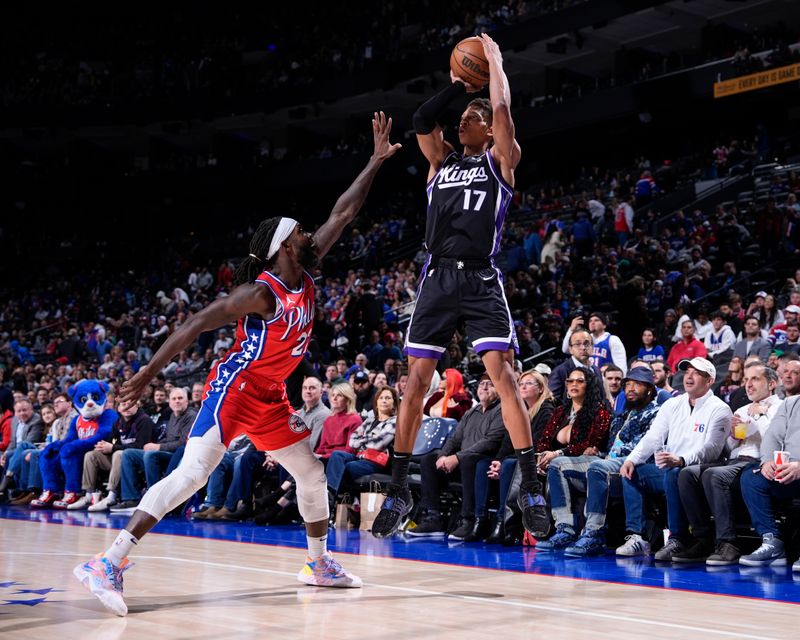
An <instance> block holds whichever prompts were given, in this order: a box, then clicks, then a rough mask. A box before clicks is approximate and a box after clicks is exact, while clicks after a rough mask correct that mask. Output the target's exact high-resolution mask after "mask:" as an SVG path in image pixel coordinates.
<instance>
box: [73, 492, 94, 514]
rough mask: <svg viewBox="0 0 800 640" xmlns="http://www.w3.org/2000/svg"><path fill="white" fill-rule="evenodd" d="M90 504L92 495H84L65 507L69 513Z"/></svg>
mask: <svg viewBox="0 0 800 640" xmlns="http://www.w3.org/2000/svg"><path fill="white" fill-rule="evenodd" d="M90 504H92V494H91V493H85V494H84V495H83V496H82V497H81V498H79V499H78V501H77V502H73V503H72V504H68V505H67V509H69V510H70V511H73V510H77V509H85V508H86V507H88V506H89V505H90Z"/></svg>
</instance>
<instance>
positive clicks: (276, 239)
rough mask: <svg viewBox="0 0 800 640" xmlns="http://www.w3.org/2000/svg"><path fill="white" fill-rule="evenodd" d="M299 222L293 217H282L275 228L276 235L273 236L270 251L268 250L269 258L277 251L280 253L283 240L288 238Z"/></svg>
mask: <svg viewBox="0 0 800 640" xmlns="http://www.w3.org/2000/svg"><path fill="white" fill-rule="evenodd" d="M298 224H299V223H298V222H297V220H294V219H292V218H281V221H280V222H279V223H278V228H277V229H275V235H274V236H272V242H270V243H269V251H268V252H267V260H269V259H270V258H272V256H274V255H275V254H276V253H278V249H280V248H281V244H283V241H284V240H286V238H288V237H289V236H290V235H292V232H293V231H294V228H295V227H296V226H297V225H298Z"/></svg>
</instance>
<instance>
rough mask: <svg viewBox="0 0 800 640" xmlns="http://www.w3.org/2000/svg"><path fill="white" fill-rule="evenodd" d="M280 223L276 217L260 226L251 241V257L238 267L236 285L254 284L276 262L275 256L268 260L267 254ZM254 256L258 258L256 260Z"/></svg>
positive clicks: (235, 277) (235, 278)
mask: <svg viewBox="0 0 800 640" xmlns="http://www.w3.org/2000/svg"><path fill="white" fill-rule="evenodd" d="M280 221H281V219H280V217H278V216H276V217H274V218H267V219H266V220H263V221H262V222H261V224H260V225H258V229H256V232H255V233H254V234H253V237H252V238H251V239H250V254H251V255H248V256H247V257H246V258H245V259H244V260H242V261H241V262H240V263H239V266H238V267H236V273H235V274H234V284H236V285H240V284H245V283H248V282H253V281H254V280H255V279H256V278H257V277H258V276H259V274H260V273H261V272H262V271H263V270H264V269H266V268H267V267H270V266H272V264H273V263H274V262H275V258H274V256H273V258H272V259H270V260H268V259H267V253H268V252H269V245H270V244H271V243H272V236H274V235H275V231H276V230H277V228H278V224H280ZM253 256H256V257H255V258H254V257H253Z"/></svg>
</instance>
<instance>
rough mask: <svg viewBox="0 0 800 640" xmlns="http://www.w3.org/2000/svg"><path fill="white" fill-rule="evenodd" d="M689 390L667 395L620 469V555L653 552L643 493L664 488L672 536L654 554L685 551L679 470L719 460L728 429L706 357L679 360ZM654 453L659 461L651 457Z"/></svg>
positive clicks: (665, 558)
mask: <svg viewBox="0 0 800 640" xmlns="http://www.w3.org/2000/svg"><path fill="white" fill-rule="evenodd" d="M678 370H679V371H683V372H684V383H683V386H684V389H685V390H686V393H684V394H683V395H680V396H678V397H675V398H671V399H670V400H667V401H666V402H665V403H664V404H663V405H661V409H660V410H659V412H658V415H657V416H656V418H655V420H654V421H653V424H652V426H651V427H650V430H649V431H648V432H647V434H646V435H645V436H644V437H643V438H642V439H641V440H640V441H639V444H637V445H636V447H635V448H634V449H633V451H632V452H631V453H630V455H629V456H628V459H627V460H626V461H625V463H624V464H623V465H622V468H621V469H620V470H619V475H620V476H621V477H622V494H623V496H624V499H625V521H626V522H625V528H626V531H627V537H626V539H625V544H623V545H622V546H621V547H619V548H618V549H617V555H621V556H639V555H648V554H649V553H650V544H649V543H648V542H647V541H646V540H644V538H643V537H642V534H643V533H644V525H645V517H644V499H645V497H646V496H648V495H652V494H666V498H667V519H668V523H669V530H670V538H669V541H668V542H667V544H666V545H664V547H663V548H662V549H661V550H660V551H658V552H657V553H656V555H655V559H656V560H657V561H661V562H670V561H671V560H672V556H673V554H676V553H678V552H680V551H683V550H684V548H685V545H686V541H688V535H689V520H688V519H687V517H686V512H685V511H684V508H683V504H682V503H681V497H680V492H679V490H678V476H679V474H680V471H681V469H683V468H684V467H686V466H687V465H694V464H701V463H708V462H716V461H717V460H719V457H720V454H721V453H722V449H723V447H724V446H725V438H726V436H727V434H728V432H729V431H730V424H731V416H732V415H733V414H732V412H731V410H730V407H728V405H726V404H725V403H724V402H723V401H722V400H720V399H719V398H718V397H716V396H715V395H714V392H713V391H712V390H711V387H712V385H713V384H714V379H715V377H716V369H715V368H714V365H713V364H711V362H709V361H708V360H707V359H705V358H700V357H695V358H692V359H691V360H681V361H680V362H679V363H678ZM652 456H655V463H650V462H648V460H650V458H651V457H652Z"/></svg>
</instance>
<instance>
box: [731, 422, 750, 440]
mask: <svg viewBox="0 0 800 640" xmlns="http://www.w3.org/2000/svg"><path fill="white" fill-rule="evenodd" d="M733 437H734V438H736V439H737V440H744V439H745V438H747V423H746V422H740V423H739V424H737V425H736V427H735V428H734V430H733Z"/></svg>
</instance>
